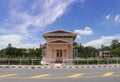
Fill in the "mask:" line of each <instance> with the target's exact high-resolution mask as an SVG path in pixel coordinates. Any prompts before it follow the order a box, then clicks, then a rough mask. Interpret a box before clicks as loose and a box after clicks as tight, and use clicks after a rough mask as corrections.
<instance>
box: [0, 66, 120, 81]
mask: <svg viewBox="0 0 120 82" xmlns="http://www.w3.org/2000/svg"><path fill="white" fill-rule="evenodd" d="M0 82H120V68H119V67H114V68H85V69H10V68H5V69H3V68H0Z"/></svg>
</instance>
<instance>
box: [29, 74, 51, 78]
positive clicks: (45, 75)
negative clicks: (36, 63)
mask: <svg viewBox="0 0 120 82" xmlns="http://www.w3.org/2000/svg"><path fill="white" fill-rule="evenodd" d="M50 75H51V74H41V75H36V76H32V77H30V78H32V79H37V78H42V77H47V76H50Z"/></svg>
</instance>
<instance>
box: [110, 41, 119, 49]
mask: <svg viewBox="0 0 120 82" xmlns="http://www.w3.org/2000/svg"><path fill="white" fill-rule="evenodd" d="M118 44H119V41H118V40H117V39H114V40H112V42H111V48H112V49H115V48H117V47H118Z"/></svg>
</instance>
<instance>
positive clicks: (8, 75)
mask: <svg viewBox="0 0 120 82" xmlns="http://www.w3.org/2000/svg"><path fill="white" fill-rule="evenodd" d="M16 75H17V74H4V75H0V78H5V77H10V76H16Z"/></svg>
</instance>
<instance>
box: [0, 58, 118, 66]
mask: <svg viewBox="0 0 120 82" xmlns="http://www.w3.org/2000/svg"><path fill="white" fill-rule="evenodd" d="M43 62H44V63H43ZM54 63H56V62H55V60H53V59H49V60H44V61H42V60H40V59H0V65H42V64H54ZM60 63H62V64H64V65H95V64H96V65H99V64H120V58H93V59H63V60H62V62H60Z"/></svg>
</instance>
